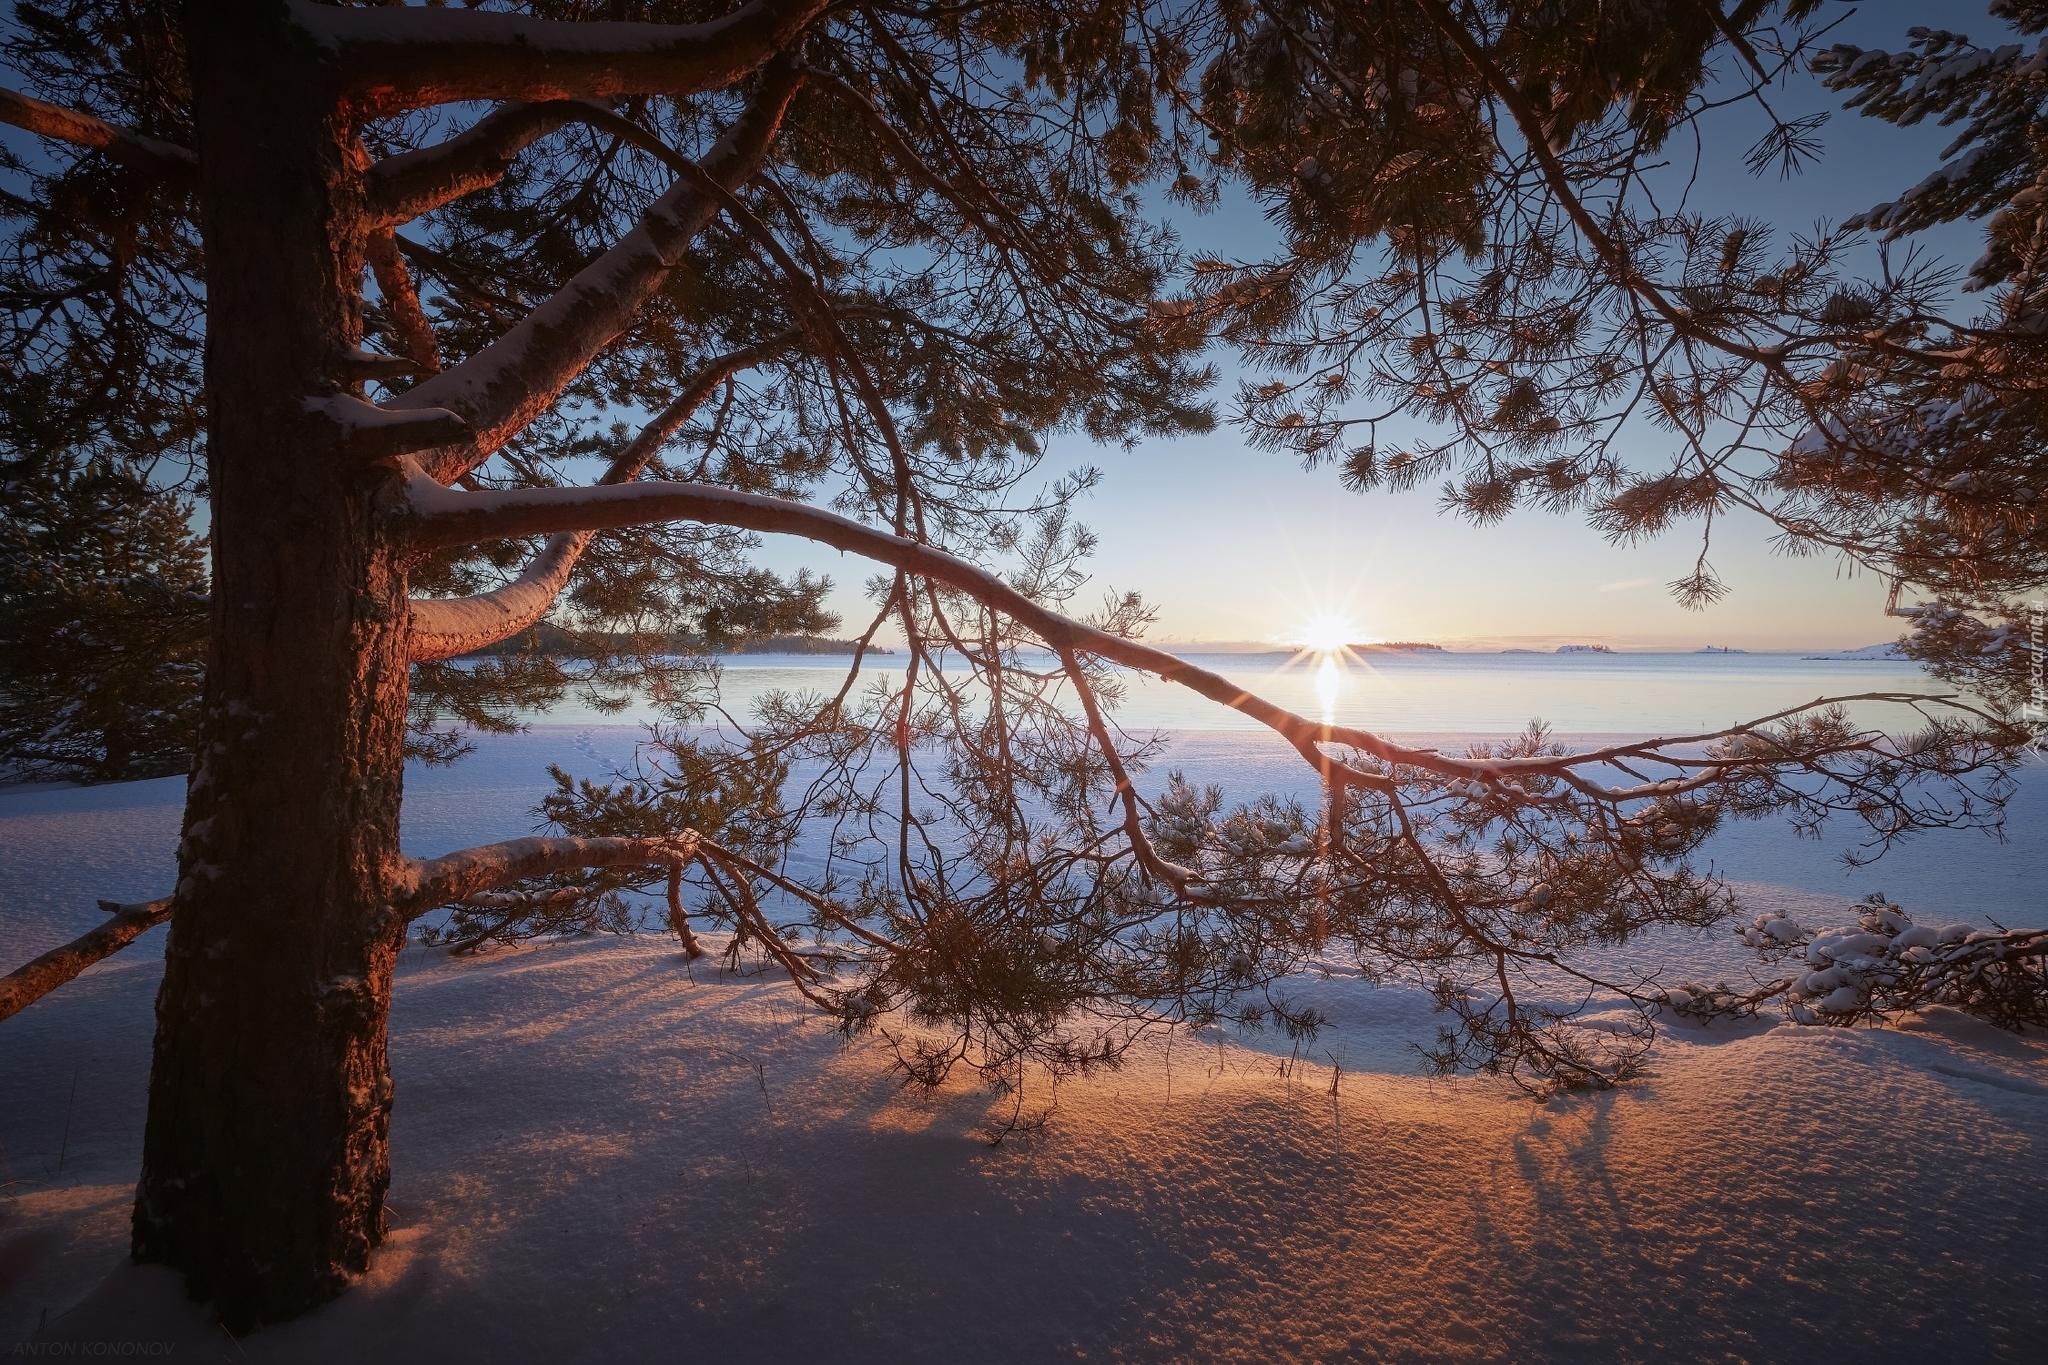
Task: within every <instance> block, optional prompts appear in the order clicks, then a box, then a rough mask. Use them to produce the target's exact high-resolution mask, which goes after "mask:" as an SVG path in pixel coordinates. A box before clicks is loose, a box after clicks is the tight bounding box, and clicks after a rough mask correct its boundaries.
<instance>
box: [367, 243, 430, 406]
mask: <svg viewBox="0 0 2048 1365" xmlns="http://www.w3.org/2000/svg"><path fill="white" fill-rule="evenodd" d="M365 254H367V255H368V256H369V258H370V270H371V272H372V273H374V274H375V275H376V277H377V289H378V291H379V292H380V293H382V294H383V295H384V307H385V309H386V310H387V311H388V312H389V313H390V314H391V325H392V326H394V327H396V328H397V329H398V337H399V340H401V341H403V342H404V343H405V350H406V354H408V355H410V356H411V357H412V358H413V361H414V363H416V364H417V365H418V366H419V367H420V368H421V369H423V370H425V371H426V372H427V373H428V374H439V373H440V372H441V347H440V345H439V343H437V342H436V341H435V340H434V329H433V326H432V324H430V323H429V322H428V321H427V315H426V311H425V310H424V309H422V308H421V307H420V295H419V291H418V290H417V289H415V288H413V283H412V272H411V271H410V270H408V269H406V267H405V257H403V256H401V255H399V254H398V241H397V239H396V238H395V237H394V236H393V235H392V232H391V229H390V228H388V227H384V228H374V229H372V230H371V232H370V237H369V241H368V243H367V244H366V251H365Z"/></svg>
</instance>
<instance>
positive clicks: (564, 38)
mask: <svg viewBox="0 0 2048 1365" xmlns="http://www.w3.org/2000/svg"><path fill="white" fill-rule="evenodd" d="M825 7H826V0H751V3H749V4H745V5H742V6H740V7H739V8H738V9H736V10H734V11H733V12H732V13H731V14H728V15H726V16H724V17H723V18H720V19H713V20H711V21H710V22H708V23H702V24H647V23H620V22H596V23H574V22H564V21H559V20H549V19H536V18H533V17H531V16H529V15H524V14H496V13H485V12H481V11H476V10H458V9H443V8H438V7H437V8H427V9H422V8H417V7H413V6H389V7H384V8H378V9H343V8H338V7H335V6H329V5H317V4H313V3H310V0H292V12H293V16H294V18H295V19H296V20H297V22H298V24H299V26H300V27H302V28H304V29H305V30H306V31H307V32H308V33H310V34H311V35H312V37H313V40H314V41H315V42H317V43H318V44H319V45H320V46H322V47H323V48H326V49H327V50H328V51H330V52H332V53H333V54H334V56H335V59H336V62H337V64H338V66H339V68H340V75H341V81H342V86H343V89H344V91H345V92H346V93H347V94H348V95H349V96H350V97H351V98H352V99H353V100H354V101H355V102H356V103H357V105H358V106H359V107H360V108H361V109H362V110H363V111H364V112H366V113H369V114H372V115H383V114H392V113H398V112H400V111H402V110H406V109H420V108H425V107H427V106H429V105H437V104H458V103H462V102H465V101H469V100H543V99H588V98H605V97H609V96H613V95H654V94H662V95H691V94H695V93H697V92H699V91H704V90H721V89H724V88H726V87H728V86H730V85H732V84H733V83H734V82H735V81H737V80H739V79H740V78H742V77H744V76H745V75H747V74H748V73H749V72H751V71H754V70H756V69H758V68H759V67H761V66H762V65H764V64H765V63H767V62H768V61H769V60H770V59H772V58H773V57H774V56H775V55H776V54H777V53H780V52H783V51H786V50H788V49H789V48H790V47H791V46H792V44H793V43H794V41H795V40H796V39H797V37H798V36H799V35H800V34H801V33H802V32H803V30H804V28H805V27H806V26H808V25H809V24H810V22H811V21H812V20H813V19H815V18H816V17H817V16H818V15H819V14H820V13H821V12H822V11H823V10H824V9H825Z"/></svg>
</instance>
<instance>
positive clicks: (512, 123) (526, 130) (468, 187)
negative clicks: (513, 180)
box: [368, 100, 577, 224]
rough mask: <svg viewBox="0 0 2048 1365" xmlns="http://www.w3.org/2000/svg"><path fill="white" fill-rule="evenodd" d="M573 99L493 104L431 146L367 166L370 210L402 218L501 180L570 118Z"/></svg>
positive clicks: (383, 217)
mask: <svg viewBox="0 0 2048 1365" xmlns="http://www.w3.org/2000/svg"><path fill="white" fill-rule="evenodd" d="M576 107H577V106H576V105H575V103H574V102H572V101H569V100H547V101H543V102H541V103H539V104H511V105H506V106H505V107H503V108H500V109H494V110H492V111H491V112H490V113H488V114H486V115H484V116H483V117H482V118H481V119H479V120H477V122H476V123H475V124H474V125H473V126H472V127H470V128H467V129H465V130H464V131H463V132H461V133H458V134H456V135H455V136H454V137H451V138H449V139H448V140H447V141H446V142H441V143H437V144H435V145H434V146H432V147H422V148H421V149H420V150H418V151H416V152H406V153H403V154H402V155H399V156H394V157H390V158H388V159H387V160H384V161H380V162H378V163H377V164H376V165H374V166H372V167H370V173H369V177H368V178H369V194H370V208H371V212H373V213H374V214H376V216H377V218H378V220H379V221H380V222H383V223H386V224H396V223H403V222H407V221H409V220H410V219H414V218H417V217H419V216H420V215H421V214H423V213H426V212H429V211H430V210H433V209H437V208H439V207H441V205H443V204H446V203H449V202H451V201H453V200H456V199H460V198H461V197H462V196H463V195H465V194H473V193H475V192H476V191H477V190H481V189H488V188H489V187H490V186H492V185H495V184H497V183H498V181H499V180H501V179H502V178H503V177H504V175H505V172H506V171H507V170H508V169H510V167H511V165H512V162H513V161H514V160H515V159H516V158H517V157H518V155H519V154H520V153H521V152H523V151H525V150H526V149H527V148H528V147H530V146H532V145H533V144H534V143H535V142H538V141H539V140H540V139H541V138H544V137H546V136H547V135H548V134H549V133H552V132H554V131H555V130H556V129H557V128H560V127H561V126H562V125H563V124H565V123H568V122H570V121H571V120H573V119H574V118H575V116H576V115H575V113H574V112H573V111H574V110H575V109H576Z"/></svg>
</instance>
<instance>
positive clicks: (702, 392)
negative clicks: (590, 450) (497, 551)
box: [411, 330, 800, 663]
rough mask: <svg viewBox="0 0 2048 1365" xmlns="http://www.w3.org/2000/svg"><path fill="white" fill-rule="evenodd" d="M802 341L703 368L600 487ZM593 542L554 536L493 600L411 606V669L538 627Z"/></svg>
mask: <svg viewBox="0 0 2048 1365" xmlns="http://www.w3.org/2000/svg"><path fill="white" fill-rule="evenodd" d="M799 335H800V333H798V332H797V331H795V330H791V331H788V332H784V333H782V334H781V335H779V336H776V337H772V338H770V339H769V340H767V341H764V342H761V343H760V344H758V345H754V346H744V347H741V348H740V349H739V350H737V351H731V352H728V353H727V354H725V355H722V356H720V357H718V358H717V359H716V360H714V361H712V362H711V363H710V364H709V365H706V366H705V367H704V368H703V369H702V370H700V371H698V372H697V375H696V377H695V378H693V379H692V380H691V381H690V383H689V385H688V386H687V387H685V388H684V389H683V391H682V392H681V393H679V394H677V395H676V396H675V398H674V399H673V400H672V401H671V402H670V403H669V405H668V406H667V407H665V408H663V409H662V410H661V412H660V413H659V414H658V415H657V416H656V417H655V419H654V420H653V421H651V422H649V423H648V424H647V425H646V426H645V427H642V428H641V429H640V434H639V435H637V436H635V437H634V438H633V439H632V440H631V441H629V442H627V443H626V447H625V449H623V450H621V451H620V452H619V454H618V458H616V459H615V460H613V461H612V464H611V467H610V468H609V469H607V470H606V471H605V473H604V477H603V478H601V479H599V480H598V483H599V485H600V486H606V485H612V484H622V483H631V482H632V481H633V480H634V479H637V478H639V477H640V471H642V470H643V469H645V468H647V464H648V461H650V460H652V459H653V458H654V455H655V452H657V451H658V450H660V449H661V447H662V444H663V443H664V442H665V441H667V440H668V438H669V437H671V436H673V435H674V434H675V432H676V429H677V428H678V427H680V426H682V424H683V423H685V422H687V421H689V420H690V415H691V414H692V413H694V412H695V411H696V410H697V409H698V407H699V406H701V405H702V404H703V402H704V400H705V399H706V398H708V397H710V396H711V393H712V392H713V391H714V390H715V389H717V387H718V386H719V385H720V384H723V383H724V382H725V381H726V380H727V379H729V378H731V377H732V376H733V375H734V374H737V373H738V372H739V371H741V370H743V369H746V368H748V367H750V366H753V365H757V364H759V363H760V362H761V361H762V360H764V359H766V358H767V357H769V356H771V355H774V354H775V353H776V352H777V351H780V350H782V349H783V348H784V347H786V346H788V345H790V344H791V343H793V342H794V341H796V340H797V338H798V337H799ZM590 535H591V533H590V532H588V531H561V532H557V533H556V534H555V535H553V536H550V537H549V538H548V543H547V544H546V546H544V547H543V548H542V549H541V551H540V553H539V554H537V555H535V556H534V557H533V559H532V561H531V562H530V563H528V564H527V566H526V568H525V569H524V570H523V571H521V573H520V575H519V577H518V578H516V579H514V580H513V581H512V582H510V583H507V584H505V585H504V586H503V587H501V588H495V589H493V590H492V591H490V592H487V593H480V594H478V595H477V596H474V597H456V598H445V597H416V598H414V599H412V635H411V640H412V658H413V661H414V662H415V663H430V662H433V661H434V660H437V659H452V658H454V657H456V656H457V655H460V654H467V653H469V652H470V651H472V650H478V649H483V648H485V647H487V646H489V645H494V644H496V643H498V641H500V640H507V639H510V638H511V637H512V636H514V635H517V634H518V633H519V632H520V631H522V630H525V629H526V628H527V627H528V626H531V625H533V624H534V623H535V622H537V621H539V620H540V619H541V617H543V616H545V615H547V611H548V608H549V606H551V605H552V604H553V603H554V600H555V598H556V597H557V596H559V595H560V594H561V591H562V589H563V588H564V587H565V586H567V584H568V582H569V575H570V574H571V573H572V572H573V571H574V570H575V568H576V561H577V560H578V559H579V558H580V557H581V556H582V554H583V550H584V547H585V546H587V545H588V544H589V543H590Z"/></svg>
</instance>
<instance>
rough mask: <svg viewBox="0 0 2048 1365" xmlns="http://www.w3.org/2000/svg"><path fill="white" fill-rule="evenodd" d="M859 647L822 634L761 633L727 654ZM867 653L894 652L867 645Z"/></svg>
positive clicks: (833, 650) (846, 651)
mask: <svg viewBox="0 0 2048 1365" xmlns="http://www.w3.org/2000/svg"><path fill="white" fill-rule="evenodd" d="M859 648H860V641H858V640H829V639H827V638H825V637H824V636H822V635H763V636H761V637H759V638H758V639H752V640H746V641H743V642H741V643H740V644H738V645H736V646H734V647H733V648H731V649H729V650H725V651H722V652H724V653H728V654H851V653H853V652H854V650H856V649H859ZM866 652H867V653H869V654H894V653H895V652H896V651H895V650H893V649H882V648H880V647H878V646H876V645H869V646H868V647H867V650H866Z"/></svg>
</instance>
